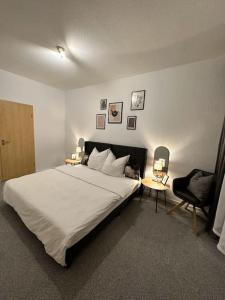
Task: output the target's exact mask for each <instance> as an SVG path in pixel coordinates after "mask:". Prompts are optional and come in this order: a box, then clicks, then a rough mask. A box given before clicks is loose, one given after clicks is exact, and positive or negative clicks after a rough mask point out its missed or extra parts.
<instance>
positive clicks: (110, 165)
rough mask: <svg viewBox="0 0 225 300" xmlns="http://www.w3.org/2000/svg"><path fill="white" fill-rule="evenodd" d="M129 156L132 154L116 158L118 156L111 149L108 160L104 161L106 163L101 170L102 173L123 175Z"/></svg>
mask: <svg viewBox="0 0 225 300" xmlns="http://www.w3.org/2000/svg"><path fill="white" fill-rule="evenodd" d="M129 158H130V155H127V156H123V157H120V158H118V159H116V157H115V156H114V155H113V153H112V151H110V152H109V155H108V157H107V158H106V161H105V162H104V165H103V167H102V170H101V171H102V173H105V174H107V175H111V176H114V177H123V176H124V169H125V165H126V164H127V162H128V160H129Z"/></svg>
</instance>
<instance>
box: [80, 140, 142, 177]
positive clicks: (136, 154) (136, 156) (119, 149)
mask: <svg viewBox="0 0 225 300" xmlns="http://www.w3.org/2000/svg"><path fill="white" fill-rule="evenodd" d="M95 147H96V148H97V150H98V151H103V150H106V149H111V150H112V152H113V154H114V155H115V156H116V158H119V157H122V156H125V155H129V154H130V160H129V161H130V163H132V164H138V165H139V166H140V175H141V178H144V174H145V167H146V160H147V149H145V148H139V147H130V146H122V145H114V144H107V143H99V142H91V141H86V142H85V153H86V154H89V155H90V154H91V152H92V150H93V149H94V148H95Z"/></svg>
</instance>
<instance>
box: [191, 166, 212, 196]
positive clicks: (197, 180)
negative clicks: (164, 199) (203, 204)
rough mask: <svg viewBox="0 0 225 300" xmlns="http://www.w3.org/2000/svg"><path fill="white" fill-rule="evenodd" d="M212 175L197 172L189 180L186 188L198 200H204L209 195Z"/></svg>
mask: <svg viewBox="0 0 225 300" xmlns="http://www.w3.org/2000/svg"><path fill="white" fill-rule="evenodd" d="M212 181H213V175H208V176H204V175H203V173H202V171H199V172H197V173H196V174H195V175H194V176H193V177H192V178H191V180H190V182H189V185H188V187H187V189H188V190H189V191H190V192H191V193H192V194H193V195H194V196H195V197H196V198H198V199H199V200H206V199H207V198H208V196H209V192H210V188H211V185H212Z"/></svg>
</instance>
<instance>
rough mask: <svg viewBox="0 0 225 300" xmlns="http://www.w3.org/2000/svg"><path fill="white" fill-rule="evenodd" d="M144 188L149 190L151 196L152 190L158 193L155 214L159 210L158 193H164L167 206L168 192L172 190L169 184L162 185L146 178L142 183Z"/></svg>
mask: <svg viewBox="0 0 225 300" xmlns="http://www.w3.org/2000/svg"><path fill="white" fill-rule="evenodd" d="M141 183H142V185H143V187H144V188H148V189H149V196H150V195H151V190H155V191H156V198H155V204H156V206H155V212H157V209H158V193H159V192H163V193H164V199H165V206H166V191H167V190H168V189H169V188H170V186H169V184H166V185H164V184H162V183H161V182H156V181H154V180H152V179H151V178H144V179H142V181H141Z"/></svg>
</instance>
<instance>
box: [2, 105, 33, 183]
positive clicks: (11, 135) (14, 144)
mask: <svg viewBox="0 0 225 300" xmlns="http://www.w3.org/2000/svg"><path fill="white" fill-rule="evenodd" d="M0 168H1V170H0V176H1V180H7V179H11V178H15V177H19V176H22V175H26V174H30V173H33V172H35V153H34V124H33V106H32V105H26V104H21V103H15V102H10V101H3V100H0Z"/></svg>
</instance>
